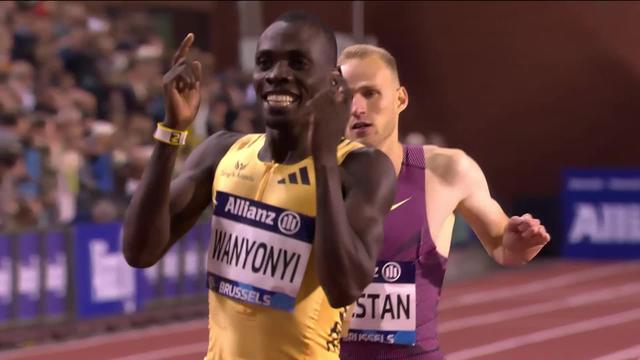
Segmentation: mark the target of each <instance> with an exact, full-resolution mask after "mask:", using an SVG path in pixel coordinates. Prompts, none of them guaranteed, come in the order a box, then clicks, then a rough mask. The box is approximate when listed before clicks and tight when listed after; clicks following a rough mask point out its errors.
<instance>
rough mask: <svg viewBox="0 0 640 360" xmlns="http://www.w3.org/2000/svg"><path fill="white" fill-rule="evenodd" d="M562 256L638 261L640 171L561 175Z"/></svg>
mask: <svg viewBox="0 0 640 360" xmlns="http://www.w3.org/2000/svg"><path fill="white" fill-rule="evenodd" d="M563 207H564V209H563V212H564V235H565V236H564V239H565V242H564V247H563V255H565V256H567V257H576V258H601V259H640V169H621V170H613V169H604V170H597V169H591V170H586V169H585V170H569V171H565V174H564V184H563Z"/></svg>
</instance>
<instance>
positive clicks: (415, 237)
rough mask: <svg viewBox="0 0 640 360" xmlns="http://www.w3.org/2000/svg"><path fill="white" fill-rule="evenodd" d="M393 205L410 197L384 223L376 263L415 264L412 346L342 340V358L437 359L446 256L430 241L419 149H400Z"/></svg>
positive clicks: (359, 359)
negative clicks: (438, 308)
mask: <svg viewBox="0 0 640 360" xmlns="http://www.w3.org/2000/svg"><path fill="white" fill-rule="evenodd" d="M403 151H404V155H403V158H402V166H401V169H400V174H399V175H398V179H397V183H396V196H395V201H394V204H397V203H400V202H402V201H404V200H406V199H410V200H408V201H406V202H405V203H403V204H402V205H400V206H399V207H397V208H396V209H394V210H393V211H391V212H390V213H389V214H388V215H387V217H386V218H385V222H384V245H383V248H382V252H381V253H380V260H394V261H415V264H416V315H417V317H416V345H415V346H406V345H389V344H380V343H373V342H350V341H343V342H342V345H341V352H340V358H341V359H343V360H364V359H366V360H373V359H412V360H441V359H443V358H444V355H443V354H442V352H440V349H439V344H438V336H437V306H438V300H439V299H440V292H441V289H442V282H443V280H444V274H445V269H446V263H447V258H445V257H443V256H442V255H440V254H439V253H438V252H437V251H436V248H435V244H434V242H433V240H432V239H431V234H430V232H429V226H428V224H427V220H426V219H427V216H426V206H425V157H424V151H423V149H422V146H415V145H404V150H403Z"/></svg>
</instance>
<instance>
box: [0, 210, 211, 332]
mask: <svg viewBox="0 0 640 360" xmlns="http://www.w3.org/2000/svg"><path fill="white" fill-rule="evenodd" d="M70 230H71V231H69V232H65V231H63V230H50V231H48V232H44V233H42V234H41V233H38V232H35V231H34V232H26V233H22V234H18V235H15V236H10V235H0V328H6V327H7V326H9V327H11V326H14V325H16V326H24V325H28V324H33V323H34V322H36V321H37V322H39V321H40V320H45V321H50V320H53V321H59V320H63V319H67V320H71V319H76V320H83V319H91V318H96V317H104V316H109V315H120V314H126V313H132V312H136V311H143V310H144V309H146V308H149V307H150V306H151V305H153V304H157V305H158V306H175V301H180V300H183V299H187V298H193V299H201V300H202V301H203V302H204V301H206V296H203V295H204V294H205V293H206V291H207V288H206V282H205V278H206V277H205V273H206V271H205V257H206V244H207V243H208V238H207V236H208V233H209V229H208V224H204V225H203V224H197V225H196V226H194V228H193V229H192V230H191V231H189V232H188V233H187V234H185V236H184V238H183V239H181V240H179V241H178V242H177V243H176V244H175V245H174V246H173V247H172V249H170V250H169V251H168V252H167V253H166V254H165V255H164V257H163V259H162V260H161V261H160V262H158V263H157V264H156V265H154V266H152V267H149V268H146V269H135V268H133V267H131V266H129V264H127V262H126V260H125V259H124V256H123V254H122V239H121V232H122V224H121V223H108V224H78V225H75V226H73V227H72V228H71V229H70ZM69 236H71V237H69ZM203 237H204V238H203ZM72 270H73V272H72ZM166 300H169V301H172V302H173V303H172V304H167V303H166Z"/></svg>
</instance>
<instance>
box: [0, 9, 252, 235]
mask: <svg viewBox="0 0 640 360" xmlns="http://www.w3.org/2000/svg"><path fill="white" fill-rule="evenodd" d="M172 52H173V51H172V50H171V49H167V47H166V45H165V42H164V41H163V40H162V39H161V38H160V37H159V36H158V35H157V34H156V32H155V31H154V27H153V19H152V18H151V17H150V15H149V14H146V13H122V14H119V13H117V12H115V11H114V12H112V13H103V12H92V11H90V10H89V9H87V7H86V5H85V4H83V3H80V2H15V1H5V2H0V136H3V135H2V134H4V135H6V136H7V137H11V138H15V139H17V141H18V143H19V144H20V148H21V150H20V151H19V153H16V154H15V166H13V167H12V170H11V172H8V171H4V170H3V171H4V172H7V173H8V174H9V175H7V176H5V177H3V181H2V187H0V198H2V199H7V201H5V202H3V204H2V205H0V206H2V210H0V211H1V212H2V215H1V217H2V220H0V221H1V222H2V223H5V224H11V226H12V228H20V227H32V226H49V225H55V224H69V223H73V222H77V221H111V220H114V219H119V218H121V217H122V215H123V204H125V203H126V202H127V200H128V198H129V196H130V195H131V194H132V192H133V189H135V187H136V184H137V182H138V180H139V177H140V174H141V172H142V168H143V166H144V164H145V162H146V161H147V159H148V155H149V151H148V149H149V143H148V140H149V139H151V132H152V131H153V129H154V127H155V123H156V122H158V121H161V120H162V119H163V118H164V113H163V111H164V110H163V108H164V106H163V105H164V104H163V99H162V96H161V94H162V87H161V79H162V76H161V75H162V74H163V73H164V72H165V71H166V69H167V68H168V67H167V66H168V64H169V62H168V60H169V58H168V56H167V54H168V53H172ZM192 52H193V55H194V57H195V58H197V59H198V60H200V62H201V63H203V65H204V66H203V68H204V69H205V73H204V74H203V84H202V89H203V100H204V99H208V101H206V102H205V101H203V106H202V107H201V109H200V112H199V121H196V124H194V128H193V129H192V130H193V132H194V133H197V134H199V136H194V137H192V139H193V140H194V144H192V145H197V142H198V138H200V139H202V138H205V137H206V136H208V135H209V134H210V133H212V132H214V131H217V130H220V129H223V128H225V129H234V130H235V131H241V132H255V131H256V130H257V129H256V128H255V124H256V123H260V121H256V119H257V115H256V114H257V112H256V111H255V109H254V108H253V105H254V104H255V94H252V93H251V91H248V90H247V89H251V88H252V87H251V86H250V85H251V84H250V77H247V74H242V73H240V72H238V71H236V70H234V69H228V70H227V71H225V72H224V73H219V74H217V73H216V72H214V69H215V57H214V56H213V55H212V54H209V53H207V52H204V51H202V50H201V49H195V48H194V49H192ZM0 145H1V144H0ZM190 148H191V147H185V153H183V154H181V155H180V160H179V161H178V166H177V168H179V166H180V162H181V161H182V160H184V158H185V157H186V156H187V155H188V151H189V149H190ZM2 156H4V155H2V154H0V158H2ZM0 160H1V159H0Z"/></svg>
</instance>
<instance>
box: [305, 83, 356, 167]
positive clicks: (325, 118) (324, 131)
mask: <svg viewBox="0 0 640 360" xmlns="http://www.w3.org/2000/svg"><path fill="white" fill-rule="evenodd" d="M352 97H353V95H352V93H351V90H349V86H348V85H347V82H346V80H345V79H344V78H343V77H342V76H341V75H340V74H339V73H338V72H337V71H336V72H335V73H334V74H333V75H332V77H331V85H330V86H329V87H328V88H327V89H325V90H323V91H321V92H320V93H318V94H317V95H316V96H314V97H313V99H311V100H310V101H309V102H308V103H307V107H308V111H309V112H310V115H309V122H310V124H309V142H310V144H309V145H310V147H311V154H312V156H313V158H314V161H320V162H324V161H336V149H337V147H338V145H339V144H340V139H341V138H342V136H343V135H344V129H345V128H346V126H347V121H348V120H349V113H350V109H351V99H352Z"/></svg>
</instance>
